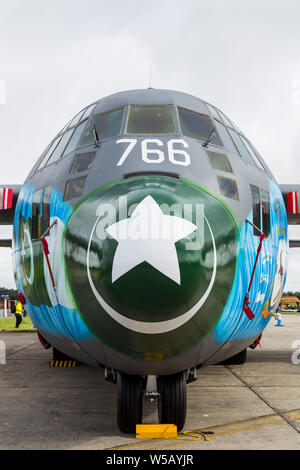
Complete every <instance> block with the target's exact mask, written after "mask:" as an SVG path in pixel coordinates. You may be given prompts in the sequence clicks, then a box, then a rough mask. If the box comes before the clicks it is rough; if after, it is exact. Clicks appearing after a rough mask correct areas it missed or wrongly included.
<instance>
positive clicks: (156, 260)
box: [106, 196, 197, 284]
mask: <svg viewBox="0 0 300 470" xmlns="http://www.w3.org/2000/svg"><path fill="white" fill-rule="evenodd" d="M196 229H197V226H196V225H194V224H193V223H192V222H189V221H188V220H186V219H182V218H181V217H177V216H171V215H165V214H164V213H163V212H162V211H161V209H160V207H159V205H158V204H157V203H156V202H155V200H154V199H153V198H152V197H151V196H147V197H146V198H145V199H143V201H142V202H140V204H139V205H138V206H137V207H136V209H135V210H134V211H133V213H132V215H131V217H130V218H128V219H124V220H121V221H120V222H117V223H115V224H113V225H110V226H109V227H108V228H107V229H106V232H107V233H108V234H109V235H110V236H111V237H113V238H114V239H115V240H117V241H118V247H117V249H116V252H115V256H114V260H113V267H112V282H115V281H117V279H119V278H120V277H121V276H123V275H124V274H126V273H127V272H128V271H130V270H131V269H133V268H134V267H135V266H137V265H139V264H140V263H143V262H144V261H146V262H147V263H149V264H150V265H151V266H153V267H154V268H155V269H157V270H158V271H160V272H161V273H162V274H164V275H165V276H167V277H169V278H170V279H172V280H173V281H174V282H176V283H177V284H180V269H179V263H178V257H177V251H176V247H175V243H176V242H177V241H179V240H181V239H182V238H185V237H187V236H188V235H190V234H191V233H192V232H194V231H195V230H196Z"/></svg>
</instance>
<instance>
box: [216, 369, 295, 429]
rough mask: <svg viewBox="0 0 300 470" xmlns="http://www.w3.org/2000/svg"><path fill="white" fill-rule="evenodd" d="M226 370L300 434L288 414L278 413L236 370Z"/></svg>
mask: <svg viewBox="0 0 300 470" xmlns="http://www.w3.org/2000/svg"><path fill="white" fill-rule="evenodd" d="M225 368H226V369H227V370H229V372H231V374H232V375H233V376H234V377H236V378H237V379H238V380H239V381H240V382H242V384H244V385H245V386H246V387H247V388H248V389H249V390H250V391H251V392H252V393H254V394H255V395H256V396H257V397H258V398H259V399H260V400H261V401H263V402H264V403H265V404H266V405H267V406H268V407H269V408H270V409H271V410H273V411H274V413H276V414H277V416H280V417H281V418H282V419H283V420H284V421H285V422H286V423H287V424H288V425H289V426H291V427H292V428H293V429H294V430H295V431H296V432H297V433H298V434H300V430H299V429H298V428H297V426H296V425H294V424H293V423H292V421H294V420H292V419H290V418H288V417H286V416H285V414H286V412H282V413H281V412H280V411H278V410H277V409H276V408H274V407H273V406H272V405H271V404H270V403H269V402H268V401H267V400H266V399H265V398H263V397H262V396H261V395H260V394H259V393H258V391H257V390H255V388H254V387H252V386H251V385H250V384H249V383H248V382H247V380H246V379H244V378H243V377H240V376H239V375H238V374H237V373H236V371H235V370H233V369H232V367H230V366H225Z"/></svg>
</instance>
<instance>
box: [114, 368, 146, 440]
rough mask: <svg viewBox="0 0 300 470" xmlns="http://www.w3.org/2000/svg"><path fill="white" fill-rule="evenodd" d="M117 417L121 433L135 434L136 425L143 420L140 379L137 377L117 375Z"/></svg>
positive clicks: (121, 373)
mask: <svg viewBox="0 0 300 470" xmlns="http://www.w3.org/2000/svg"><path fill="white" fill-rule="evenodd" d="M117 384H118V416H117V423H118V427H119V429H120V431H121V432H123V433H125V434H132V433H135V430H136V425H137V424H139V423H141V422H142V419H143V389H142V379H141V377H140V376H138V375H127V374H124V373H123V372H118V374H117Z"/></svg>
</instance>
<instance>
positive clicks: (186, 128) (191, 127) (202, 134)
mask: <svg viewBox="0 0 300 470" xmlns="http://www.w3.org/2000/svg"><path fill="white" fill-rule="evenodd" d="M178 114H179V120H180V125H181V131H182V133H183V135H186V136H188V137H193V138H194V139H198V140H201V141H202V142H207V141H209V142H210V143H211V144H215V145H218V146H220V147H222V143H221V141H220V139H219V136H218V134H217V131H216V129H215V127H214V125H213V122H212V120H211V119H210V118H209V117H208V116H205V115H204V114H199V113H196V112H194V111H190V110H188V109H185V108H179V107H178Z"/></svg>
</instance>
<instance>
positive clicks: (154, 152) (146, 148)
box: [116, 139, 191, 166]
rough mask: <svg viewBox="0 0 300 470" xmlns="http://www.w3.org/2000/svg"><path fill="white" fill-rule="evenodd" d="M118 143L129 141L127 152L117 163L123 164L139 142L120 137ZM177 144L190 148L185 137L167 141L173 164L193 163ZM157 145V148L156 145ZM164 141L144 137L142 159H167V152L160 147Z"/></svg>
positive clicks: (151, 161) (162, 160) (156, 161)
mask: <svg viewBox="0 0 300 470" xmlns="http://www.w3.org/2000/svg"><path fill="white" fill-rule="evenodd" d="M116 143H117V144H122V143H125V144H127V143H128V146H127V147H126V150H125V152H124V153H123V155H122V157H121V158H120V160H119V161H118V163H117V166H121V165H123V163H124V162H125V160H126V158H127V157H128V156H129V154H130V153H131V151H132V150H133V148H134V147H135V146H136V144H137V139H120V140H117V142H116ZM175 144H181V145H183V147H184V148H189V146H188V144H187V143H186V142H185V140H183V139H171V140H169V141H168V143H167V148H168V159H169V161H170V162H171V163H173V165H182V166H189V165H190V164H191V157H190V155H189V154H188V153H187V152H186V151H185V150H183V149H178V148H175V147H174V145H175ZM155 145H156V148H155V147H154V146H155ZM163 145H164V143H163V142H162V141H161V140H159V139H144V140H142V142H141V151H142V160H143V162H145V163H150V164H153V163H162V162H164V161H165V153H164V151H163V150H161V149H160V148H158V147H163Z"/></svg>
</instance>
